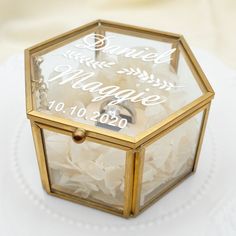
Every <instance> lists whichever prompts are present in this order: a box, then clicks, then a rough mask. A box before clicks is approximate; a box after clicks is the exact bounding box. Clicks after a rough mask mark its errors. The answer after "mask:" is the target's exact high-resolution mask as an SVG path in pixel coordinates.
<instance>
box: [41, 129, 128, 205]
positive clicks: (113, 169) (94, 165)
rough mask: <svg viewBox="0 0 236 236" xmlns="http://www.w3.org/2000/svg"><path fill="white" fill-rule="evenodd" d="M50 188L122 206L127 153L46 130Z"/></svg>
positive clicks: (44, 131) (45, 138) (44, 132)
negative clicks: (76, 141) (73, 139)
mask: <svg viewBox="0 0 236 236" xmlns="http://www.w3.org/2000/svg"><path fill="white" fill-rule="evenodd" d="M43 134H44V140H45V148H46V156H47V163H48V167H49V176H50V183H51V187H52V189H54V190H59V191H61V192H64V193H67V194H70V195H73V196H76V197H79V198H84V199H89V200H92V201H96V202H100V203H102V204H107V205H109V206H112V207H115V208H119V209H122V208H123V205H124V173H125V159H126V158H125V157H126V153H125V152H124V151H122V150H118V149H115V148H112V147H107V146H104V145H101V144H97V143H93V142H90V141H85V142H84V143H83V144H76V143H74V142H73V141H72V138H71V137H70V136H66V135H62V134H58V133H55V132H51V131H48V130H43Z"/></svg>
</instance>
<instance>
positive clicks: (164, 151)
mask: <svg viewBox="0 0 236 236" xmlns="http://www.w3.org/2000/svg"><path fill="white" fill-rule="evenodd" d="M203 114H204V113H203V112H201V113H199V114H197V115H195V116H194V117H192V118H190V119H189V120H187V121H185V122H184V123H183V124H181V125H180V126H178V127H177V128H176V129H174V130H172V131H171V132H170V133H168V134H166V135H165V136H163V137H162V138H160V139H159V140H157V141H155V142H154V143H152V144H151V145H150V146H148V147H147V148H146V150H145V159H144V168H143V177H142V190H141V199H140V205H141V206H143V205H145V203H146V202H148V201H149V200H151V199H152V198H153V197H156V196H158V195H159V194H160V193H161V192H162V191H163V190H165V189H166V187H168V185H169V184H171V183H173V182H175V181H178V179H179V178H180V177H183V176H184V175H186V174H188V173H190V172H191V171H192V169H193V164H194V158H195V154H196V147H197V144H198V140H199V133H200V129H201V124H202V118H203Z"/></svg>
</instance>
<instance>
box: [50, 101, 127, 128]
mask: <svg viewBox="0 0 236 236" xmlns="http://www.w3.org/2000/svg"><path fill="white" fill-rule="evenodd" d="M48 108H49V110H51V111H52V110H53V111H55V112H58V113H61V114H64V115H69V116H71V117H77V118H81V119H84V120H89V121H93V122H100V123H102V124H108V125H109V126H114V127H119V128H120V129H123V128H125V127H126V126H127V124H128V121H127V119H125V118H121V117H119V116H117V115H116V114H115V113H109V114H107V113H101V112H99V111H93V112H92V114H90V113H88V112H87V109H86V108H84V107H79V106H73V107H69V108H67V109H65V103H63V102H56V101H55V100H53V101H50V102H49V106H48Z"/></svg>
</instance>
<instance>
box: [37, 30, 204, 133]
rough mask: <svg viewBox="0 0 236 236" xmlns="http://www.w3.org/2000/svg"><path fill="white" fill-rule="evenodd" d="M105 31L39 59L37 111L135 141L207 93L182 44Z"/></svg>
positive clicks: (92, 34) (78, 40)
mask: <svg viewBox="0 0 236 236" xmlns="http://www.w3.org/2000/svg"><path fill="white" fill-rule="evenodd" d="M105 29H106V28H103V27H102V26H100V27H97V28H95V29H94V32H92V33H91V32H89V33H88V34H87V35H83V36H81V38H79V39H76V40H74V41H73V42H70V43H68V44H66V45H64V46H61V47H59V48H57V49H54V50H52V51H50V52H45V54H43V55H41V57H40V58H35V59H34V60H36V62H34V70H33V71H34V76H33V77H34V78H33V79H34V82H33V86H34V89H33V91H34V100H35V109H36V110H38V111H41V112H44V113H49V114H53V115H56V116H59V117H64V118H67V119H71V120H74V121H77V122H80V123H84V124H88V125H91V126H96V127H99V128H101V129H109V130H111V131H114V132H119V133H122V134H125V135H128V136H131V137H134V136H136V135H138V134H140V133H141V132H143V131H145V130H147V129H149V128H151V127H152V126H154V125H156V124H158V123H159V122H160V121H162V120H163V119H165V118H167V117H168V116H169V115H170V114H172V113H173V112H176V111H177V110H179V109H181V108H182V107H183V106H185V105H187V104H189V103H190V102H192V101H194V100H195V99H197V98H198V97H200V96H201V95H202V94H203V93H204V92H205V91H203V90H202V89H201V87H200V86H199V85H200V84H199V83H198V82H197V79H198V78H195V76H196V75H194V74H193V73H192V71H191V70H190V68H189V64H188V62H187V61H186V60H185V58H186V55H185V54H184V53H185V51H184V50H183V49H182V48H181V45H179V44H178V43H175V44H174V43H173V42H167V40H163V38H162V40H161V41H159V40H158V38H157V39H156V40H154V39H147V38H145V37H138V36H131V35H127V33H128V32H126V34H121V33H114V32H110V31H106V30H105ZM78 37H79V36H78ZM164 41H165V42H164Z"/></svg>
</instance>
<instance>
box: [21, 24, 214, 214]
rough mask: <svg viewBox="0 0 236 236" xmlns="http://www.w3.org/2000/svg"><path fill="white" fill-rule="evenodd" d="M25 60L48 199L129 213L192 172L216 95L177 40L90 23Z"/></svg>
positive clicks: (32, 52)
mask: <svg viewBox="0 0 236 236" xmlns="http://www.w3.org/2000/svg"><path fill="white" fill-rule="evenodd" d="M25 64H26V69H25V71H26V103H27V116H28V118H29V119H30V122H31V126H32V133H33V138H34V143H35V149H36V154H37V160H38V166H39V171H40V175H41V180H42V185H43V187H44V189H45V190H46V192H48V193H49V194H51V195H53V196H56V197H60V198H63V199H66V200H70V201H73V202H76V203H80V204H83V205H86V206H90V207H93V208H97V209H99V210H103V211H106V212H109V213H113V214H116V215H120V216H123V217H130V216H136V215H138V214H139V213H140V212H142V211H143V210H145V209H146V208H147V207H148V206H150V205H151V204H152V203H154V202H155V201H156V200H157V199H159V198H160V197H161V196H163V195H164V194H165V193H167V192H168V191H169V190H171V189H172V188H173V187H175V186H176V185H177V184H178V183H180V182H181V181H182V180H184V179H185V178H186V177H188V176H190V175H191V174H192V173H194V172H195V170H196V167H197V162H198V158H199V154H200V149H201V145H202V142H203V136H204V130H205V127H206V122H207V116H208V113H209V108H210V103H211V100H212V98H213V97H214V91H213V89H212V88H211V86H210V84H209V82H208V81H207V79H206V77H205V75H204V73H203V72H202V70H201V68H200V66H199V64H198V63H197V61H196V59H195V57H194V56H193V54H192V52H191V51H190V49H189V47H188V45H187V43H186V42H185V40H184V38H183V36H181V35H178V34H173V33H167V32H161V31H157V30H152V29H146V28H141V27H134V26H130V25H125V24H120V23H114V22H109V21H105V20H97V21H94V22H92V23H89V24H87V25H84V26H82V27H79V28H77V29H75V30H72V31H69V32H67V33H65V34H62V35H60V36H58V37H55V38H52V39H50V40H48V41H46V42H43V43H40V44H38V45H35V46H33V47H31V48H29V49H26V50H25ZM187 192H188V190H187V189H186V193H187Z"/></svg>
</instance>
